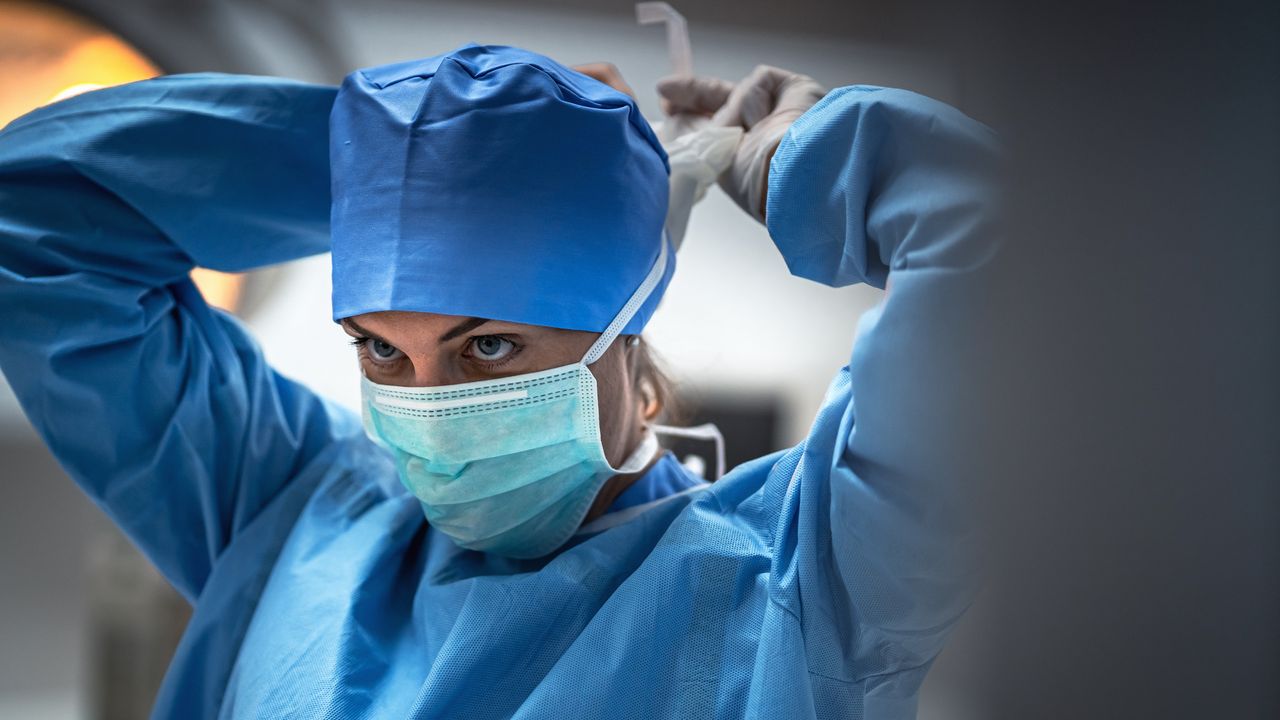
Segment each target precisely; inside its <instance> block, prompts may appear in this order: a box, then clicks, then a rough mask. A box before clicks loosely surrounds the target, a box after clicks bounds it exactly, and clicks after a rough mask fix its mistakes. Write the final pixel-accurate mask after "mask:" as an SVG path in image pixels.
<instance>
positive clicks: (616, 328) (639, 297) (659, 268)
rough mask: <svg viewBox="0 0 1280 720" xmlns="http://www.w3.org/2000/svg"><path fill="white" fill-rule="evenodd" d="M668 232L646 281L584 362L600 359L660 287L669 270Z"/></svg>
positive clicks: (664, 232) (664, 235)
mask: <svg viewBox="0 0 1280 720" xmlns="http://www.w3.org/2000/svg"><path fill="white" fill-rule="evenodd" d="M667 245H668V242H667V232H666V231H665V230H664V231H662V243H661V249H660V250H659V251H658V259H657V260H654V261H653V267H652V268H650V269H649V274H648V275H646V276H645V278H644V281H643V282H641V283H640V287H638V288H636V291H635V292H634V293H632V294H631V298H630V299H629V300H627V304H626V305H623V306H622V309H621V310H619V311H618V314H617V316H616V317H614V318H613V322H611V323H609V326H608V327H606V328H605V329H604V332H602V333H600V337H598V338H596V341H595V343H593V344H592V345H591V349H590V350H587V354H586V355H583V356H582V363H583V364H584V365H590V364H591V363H593V362H595V361H597V360H599V359H600V356H601V355H604V353H605V351H606V350H608V349H609V346H610V345H612V344H613V341H614V340H615V339H616V338H617V337H618V333H620V332H622V328H624V327H626V326H627V323H629V322H631V318H633V317H635V314H636V313H637V312H639V311H640V308H641V306H643V305H644V302H645V300H648V299H649V295H650V294H651V293H652V292H653V289H654V288H656V287H658V283H659V282H661V281H662V276H663V274H665V273H666V271H667Z"/></svg>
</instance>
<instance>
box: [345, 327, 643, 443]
mask: <svg viewBox="0 0 1280 720" xmlns="http://www.w3.org/2000/svg"><path fill="white" fill-rule="evenodd" d="M342 328H343V330H345V331H346V332H347V334H348V335H350V336H351V337H352V338H354V340H353V344H354V345H355V346H356V351H357V352H358V353H359V356H360V367H361V368H362V369H363V370H364V374H365V375H366V376H367V377H368V378H369V379H370V380H372V381H373V382H375V383H378V384H380V385H399V386H404V387H435V386H439V385H456V384H458V383H465V382H475V381H478V380H493V379H496V378H502V377H507V376H510V375H520V374H524V373H531V372H537V371H539V370H547V369H550V368H554V367H560V366H563V365H570V364H572V363H575V362H578V361H579V360H581V359H582V356H583V355H585V354H586V353H587V350H588V349H589V348H590V347H591V344H592V343H594V342H595V341H596V338H597V337H599V334H598V333H592V332H583V331H579V330H561V329H559V328H550V327H543V326H541V325H524V324H521V323H512V322H503V321H501V320H486V319H484V318H470V317H459V316H457V315H438V314H435V313H420V312H401V311H385V312H374V313H366V314H364V315H357V316H355V317H351V318H346V319H344V320H343V321H342ZM628 350H629V348H628V347H627V344H626V338H625V337H621V338H618V339H617V340H615V341H614V343H613V345H612V346H610V347H609V350H608V351H607V352H606V353H605V354H604V355H603V356H602V357H601V358H600V359H599V360H597V361H596V362H594V363H592V364H591V365H590V366H589V368H590V370H591V373H592V375H594V376H595V378H596V385H597V387H598V392H599V396H600V397H599V398H598V402H599V407H600V435H601V441H602V443H603V445H604V451H605V457H607V458H608V459H609V462H610V463H611V464H613V465H614V467H617V466H618V465H621V464H622V462H623V461H625V460H626V458H627V455H628V454H630V452H631V451H632V450H633V449H634V448H635V446H636V445H638V444H639V440H640V438H641V436H642V434H643V430H644V415H643V411H644V398H643V397H642V396H641V394H640V393H639V392H637V391H636V390H635V378H634V377H633V369H632V368H633V366H632V363H630V362H628V357H627V356H628V355H629V353H628Z"/></svg>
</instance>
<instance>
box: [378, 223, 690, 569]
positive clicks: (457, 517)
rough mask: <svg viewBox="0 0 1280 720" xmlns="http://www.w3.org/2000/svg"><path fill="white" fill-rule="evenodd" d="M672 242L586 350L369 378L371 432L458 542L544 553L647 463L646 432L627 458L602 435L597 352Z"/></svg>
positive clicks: (655, 278)
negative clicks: (458, 379)
mask: <svg viewBox="0 0 1280 720" xmlns="http://www.w3.org/2000/svg"><path fill="white" fill-rule="evenodd" d="M666 264H667V243H666V242H665V241H664V242H663V243H662V250H661V252H660V253H659V255H658V259H657V261H656V262H655V263H654V265H653V268H652V269H651V270H650V272H649V274H648V276H647V277H646V278H645V280H644V281H643V282H642V283H641V284H640V287H638V288H637V289H636V291H635V293H634V294H633V295H632V296H631V298H630V299H629V300H628V301H627V303H626V305H624V306H623V307H622V309H621V310H620V311H619V312H618V315H617V316H616V317H615V318H614V320H613V322H611V323H610V324H609V326H608V327H607V328H605V330H604V332H603V333H601V335H600V337H599V338H598V339H597V340H596V342H595V344H593V345H592V346H591V349H590V350H588V351H587V354H586V355H584V356H583V358H582V359H581V360H580V361H578V362H576V363H573V364H572V365H565V366H563V367H558V368H552V369H550V370H542V371H539V372H535V373H527V374H524V375H515V376H511V377H505V378H500V379H497V380H485V381H481V382H472V383H463V384H459V385H446V386H437V387H430V388H410V387H396V386H389V385H379V384H377V383H374V382H372V381H370V380H369V379H368V378H364V379H363V380H362V383H361V394H362V402H361V405H362V409H363V417H364V426H365V431H366V432H367V433H368V434H369V436H370V437H371V438H373V440H374V441H375V442H377V443H378V444H380V445H382V446H384V447H386V448H388V449H389V450H391V452H392V453H393V454H394V455H395V458H396V465H397V468H398V469H399V474H400V481H401V482H402V483H404V485H405V487H406V488H408V489H409V491H410V492H412V493H413V494H414V495H415V496H417V498H418V499H419V500H420V501H422V507H423V509H424V511H425V513H426V516H427V519H428V520H429V521H430V523H431V525H432V526H433V527H435V528H436V529H438V530H439V531H440V532H443V533H444V534H446V535H448V536H450V537H451V538H453V540H454V541H455V542H456V543H457V544H458V545H460V546H462V547H464V548H468V549H472V550H480V551H484V552H491V553H495V554H498V555H505V556H507V557H515V558H532V557H541V556H543V555H546V554H548V553H550V552H552V551H553V550H555V549H556V548H558V547H560V546H561V545H563V544H564V543H565V541H567V540H568V539H569V537H570V536H572V535H573V533H574V532H575V531H576V530H577V529H578V527H579V525H581V524H582V520H583V518H584V517H585V516H586V514H587V511H588V510H589V509H590V507H591V503H592V501H594V500H595V497H596V494H597V493H598V492H599V490H600V488H601V486H602V485H604V483H605V481H606V480H608V479H609V478H610V477H612V476H614V475H617V474H625V473H633V472H638V471H640V470H642V469H644V468H645V467H646V466H647V465H648V464H649V461H650V460H652V459H653V456H654V455H655V454H656V453H657V451H658V442H657V438H656V437H655V436H654V435H653V433H652V432H651V431H650V432H647V433H646V434H645V438H644V441H643V442H642V443H641V444H640V447H639V448H637V449H636V451H635V452H633V453H632V455H631V457H630V458H628V459H627V460H626V462H624V463H623V464H622V465H621V466H620V467H616V468H615V467H613V466H612V465H610V464H609V460H608V459H607V458H606V457H605V454H604V447H603V445H602V444H601V440H600V419H599V413H598V409H597V405H598V403H597V397H598V396H597V393H596V381H595V376H594V375H592V374H591V370H590V369H589V368H588V366H589V365H590V364H592V363H594V362H595V361H596V360H598V359H600V357H601V356H602V355H604V353H605V351H606V350H608V348H609V346H610V345H611V344H612V343H613V341H614V340H615V339H616V338H617V336H618V333H619V332H621V330H622V328H624V327H626V324H627V322H628V321H630V319H631V317H632V315H634V314H635V313H636V311H637V310H639V308H640V306H641V305H643V304H644V301H645V299H646V298H648V296H649V294H650V293H651V292H652V291H653V289H654V288H655V287H657V285H658V283H659V281H660V280H661V279H662V274H663V271H664V270H665V268H666Z"/></svg>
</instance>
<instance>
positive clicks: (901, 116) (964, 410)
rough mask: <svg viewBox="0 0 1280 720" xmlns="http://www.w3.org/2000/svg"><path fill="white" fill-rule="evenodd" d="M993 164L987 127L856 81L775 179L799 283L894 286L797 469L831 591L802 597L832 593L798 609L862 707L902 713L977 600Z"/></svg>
mask: <svg viewBox="0 0 1280 720" xmlns="http://www.w3.org/2000/svg"><path fill="white" fill-rule="evenodd" d="M999 155H1000V151H999V146H998V143H997V141H996V138H995V136H994V134H993V133H992V131H991V130H990V129H988V128H987V127H986V126H984V125H982V124H980V123H978V122H976V121H974V120H972V119H970V118H968V117H966V116H965V115H963V114H962V113H960V112H959V111H957V110H955V109H954V108H951V107H949V106H947V105H944V104H942V103H939V102H937V101H933V100H930V99H928V98H925V97H923V96H920V95H917V94H915V93H911V92H906V91H902V90H893V89H886V88H878V87H868V86H853V87H845V88H840V89H837V90H835V91H833V92H831V93H829V94H828V95H827V96H826V97H825V98H824V99H823V100H822V101H821V102H820V103H819V104H818V105H816V106H815V107H814V108H812V109H811V110H810V111H809V112H808V113H806V114H805V115H804V116H802V117H801V118H799V119H798V120H797V121H796V122H795V124H794V125H793V126H792V128H791V129H790V130H789V132H788V133H787V135H786V136H785V137H784V139H783V141H782V143H781V144H780V146H779V148H778V150H777V152H776V154H775V156H774V158H773V161H772V166H771V169H770V177H769V192H768V197H767V209H766V213H767V221H768V227H769V232H770V235H771V237H772V238H773V240H774V242H775V244H776V245H777V247H778V248H779V249H780V250H781V252H782V255H783V256H784V258H785V260H786V263H787V266H788V268H789V269H790V270H791V271H792V273H794V274H795V275H798V276H800V277H804V278H808V279H811V280H815V281H817V282H821V283H824V284H827V285H831V286H842V285H848V284H852V283H858V282H862V283H868V284H870V285H873V286H876V287H882V288H883V287H885V286H886V283H888V285H889V288H888V292H887V293H886V295H885V298H884V300H883V301H882V302H881V303H880V304H879V305H878V306H877V307H876V308H874V309H872V310H870V311H868V312H867V313H866V314H865V315H864V316H863V317H862V319H861V320H860V322H859V326H858V333H857V340H856V341H855V344H854V348H853V351H852V355H851V358H850V360H849V364H848V366H847V367H846V368H844V369H843V370H842V371H841V373H840V375H839V376H838V377H837V379H836V382H835V383H834V385H833V388H832V391H831V394H830V395H829V399H828V403H829V404H828V407H826V408H824V410H823V411H822V413H820V415H819V418H818V420H817V421H815V425H814V430H813V431H812V434H811V436H810V437H809V439H808V440H807V441H806V450H805V454H804V457H803V464H804V468H803V470H802V473H803V474H804V475H805V476H806V477H812V478H813V480H812V482H814V483H816V485H814V486H812V487H815V488H816V487H819V486H820V487H821V490H820V491H816V492H819V493H820V494H821V495H822V497H823V502H821V503H815V505H814V507H815V508H818V509H817V510H815V517H817V516H821V517H817V519H815V520H814V522H813V524H814V525H815V526H821V527H822V529H823V532H822V533H820V534H821V535H823V538H822V539H821V540H820V541H818V542H819V544H820V545H821V546H822V547H823V550H820V551H819V552H818V553H817V555H818V557H819V559H818V560H817V561H816V562H815V568H816V569H815V570H814V574H815V575H820V576H822V578H821V579H820V580H814V585H813V587H816V586H817V585H821V584H823V583H826V585H825V586H823V587H822V588H821V589H820V590H819V591H817V592H814V593H813V594H812V595H813V596H819V597H824V598H830V597H835V598H836V599H835V600H832V601H830V602H829V604H823V603H827V602H828V601H822V603H818V601H816V600H815V601H814V605H813V606H812V607H811V603H810V602H809V600H808V599H807V600H805V607H806V615H807V617H806V619H805V622H806V623H811V622H814V623H831V624H830V625H823V626H822V628H821V630H822V631H824V632H829V634H832V635H839V636H841V645H842V647H841V648H840V649H839V650H838V652H839V654H841V655H842V656H843V657H844V658H845V659H846V660H848V661H849V664H848V665H845V666H844V667H855V668H857V675H858V677H857V678H856V679H857V680H859V681H862V682H865V683H867V687H868V691H867V692H868V696H867V702H868V703H870V702H872V701H873V699H874V698H875V697H876V695H877V694H881V695H883V696H884V697H885V698H886V700H885V701H886V702H891V701H893V700H892V698H898V699H904V700H903V702H909V701H910V700H909V699H910V698H911V697H913V695H914V690H913V687H914V686H916V685H918V682H919V680H920V679H921V678H922V677H923V672H924V670H926V669H927V666H928V664H929V663H930V662H931V661H932V659H933V657H934V656H935V655H936V654H937V652H938V651H939V650H940V649H941V645H942V641H943V638H944V636H945V634H946V630H947V629H948V628H949V627H950V626H951V625H952V624H954V622H955V620H956V619H958V617H959V616H960V615H961V614H962V612H963V611H964V609H965V607H967V605H968V604H969V602H970V601H971V598H972V596H973V590H974V582H973V578H974V573H973V569H974V558H975V553H974V547H975V540H976V533H975V526H974V521H973V515H972V513H971V510H972V508H969V507H966V500H967V499H968V498H970V497H971V496H972V495H973V494H974V492H975V490H976V489H975V487H973V485H972V483H973V481H974V477H973V475H974V473H973V472H972V470H973V468H975V467H977V465H976V464H975V463H974V462H973V460H974V458H973V453H974V452H975V450H974V449H973V448H972V447H971V446H969V445H967V444H966V443H965V439H966V438H973V437H975V433H977V432H979V430H977V429H976V428H978V427H979V426H980V422H981V413H982V404H981V397H980V396H979V395H978V393H977V389H978V386H980V385H981V383H977V382H976V378H975V377H973V375H972V373H973V372H974V371H975V370H976V369H978V367H979V358H980V357H981V353H982V352H983V350H982V348H981V338H980V336H977V335H975V334H974V332H973V331H974V329H975V328H980V327H981V322H982V321H981V312H980V310H979V309H980V307H981V304H982V302H983V285H984V277H985V274H986V271H987V269H988V268H989V267H990V266H991V265H992V263H991V262H990V261H991V260H992V259H993V257H994V255H995V252H996V249H997V244H998V243H997V230H996V223H995V217H994V216H995V214H996V213H995V208H994V207H993V200H994V198H995V193H994V185H995V179H996V175H997V172H998V165H999ZM824 416H825V417H824ZM802 482H809V480H802ZM801 532H802V533H803V532H804V530H803V529H802V530H801ZM802 592H803V591H802ZM810 599H812V596H811V598H810ZM817 605H822V607H821V608H820V609H818V610H817V611H814V612H810V610H813V608H814V607H816V606H817ZM833 618H834V619H833ZM811 629H812V628H811ZM815 634H817V633H815ZM807 637H808V635H807ZM904 671H914V672H904ZM907 676H910V677H907ZM877 682H882V683H887V684H888V685H889V686H890V687H880V688H876V687H874V686H875V685H876V683H877ZM899 682H900V683H903V686H902V687H898V688H894V687H891V686H892V685H893V683H899ZM869 716H870V715H869Z"/></svg>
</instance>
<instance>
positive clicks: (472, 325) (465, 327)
mask: <svg viewBox="0 0 1280 720" xmlns="http://www.w3.org/2000/svg"><path fill="white" fill-rule="evenodd" d="M342 322H343V324H345V325H347V326H349V327H350V328H351V329H352V330H355V331H356V332H358V333H360V334H361V335H364V336H366V337H371V338H373V339H374V340H377V341H378V342H384V343H387V344H388V345H391V346H394V345H395V343H393V342H389V341H388V340H387V339H386V338H384V337H382V336H381V335H379V334H377V333H374V332H369V331H368V330H366V329H364V328H363V327H361V326H360V324H359V323H357V322H356V321H355V320H352V319H351V318H343V319H342ZM487 322H489V319H488V318H477V317H473V318H467V319H466V320H463V321H462V322H460V323H458V324H457V325H454V326H453V327H452V328H450V330H449V331H448V332H446V333H445V334H444V335H441V336H440V339H439V340H438V341H437V342H442V343H445V342H449V341H450V340H452V339H454V338H456V337H458V336H459V335H461V334H463V333H466V332H470V331H472V330H475V329H476V328H478V327H480V326H481V325H484V324H485V323H487Z"/></svg>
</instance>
